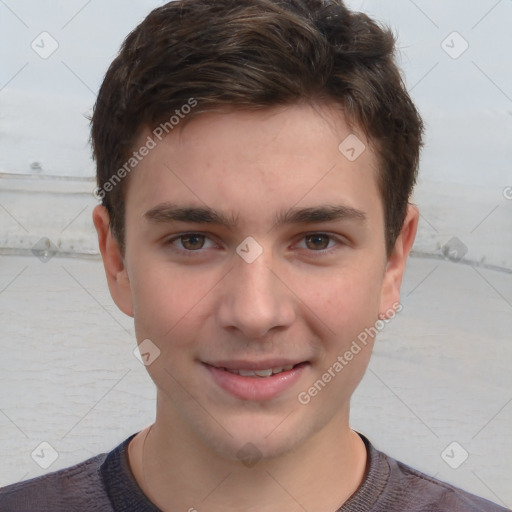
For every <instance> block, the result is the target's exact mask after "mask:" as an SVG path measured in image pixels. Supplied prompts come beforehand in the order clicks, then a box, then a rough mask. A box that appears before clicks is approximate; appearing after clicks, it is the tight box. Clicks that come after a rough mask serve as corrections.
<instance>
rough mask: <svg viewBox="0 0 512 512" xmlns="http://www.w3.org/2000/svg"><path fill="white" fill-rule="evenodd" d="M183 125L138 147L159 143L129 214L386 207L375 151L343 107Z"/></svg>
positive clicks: (135, 175)
mask: <svg viewBox="0 0 512 512" xmlns="http://www.w3.org/2000/svg"><path fill="white" fill-rule="evenodd" d="M176 128H177V129H176V130H173V131H172V132H171V133H170V134H169V135H167V136H165V137H164V138H163V139H162V140H161V141H160V140H158V138H156V137H155V135H154V132H151V130H149V129H146V130H144V131H143V132H142V133H141V134H140V135H139V137H138V140H137V142H136V144H135V148H139V147H141V146H143V145H144V144H145V142H146V141H148V140H149V139H148V137H149V138H150V139H154V140H155V145H154V147H153V148H152V149H151V150H150V151H149V152H147V155H146V156H145V157H144V158H143V159H141V161H140V162H139V163H138V165H137V167H136V168H135V169H134V170H133V171H132V173H131V176H130V184H129V186H128V191H127V194H126V200H127V211H128V210H130V208H135V209H136V210H137V214H138V215H139V216H140V215H142V214H143V212H145V211H147V210H148V209H151V208H153V207H154V206H156V205H157V204H159V203H163V202H172V203H179V202H181V203H182V204H184V203H187V205H190V204H191V203H193V204H196V205H198V206H199V205H202V206H208V207H211V208H215V209H216V210H223V211H225V212H226V213H228V212H230V213H231V214H236V215H237V216H238V214H239V213H240V212H245V213H247V215H253V214H254V215H257V216H258V217H260V218H261V217H262V216H264V215H265V214H267V213H268V214H269V216H270V215H273V216H274V217H275V213H276V212H278V211H282V210H283V206H288V207H291V206H294V205H300V206H303V207H308V206H317V205H318V204H319V203H326V202H327V203H330V204H339V203H340V202H341V203H342V204H344V205H345V206H347V207H352V208H357V209H359V210H362V209H363V207H365V208H368V206H369V205H370V204H372V203H373V204H374V203H375V202H376V201H377V203H378V204H380V194H379V192H378V188H377V180H376V177H377V172H378V170H377V157H376V155H375V152H374V150H373V148H372V145H371V144H370V141H368V140H367V139H366V138H365V136H364V135H363V133H362V131H361V130H359V129H358V128H357V127H355V126H353V125H351V124H349V123H348V122H347V120H346V119H345V118H344V115H343V113H342V111H341V110H340V109H339V108H333V107H330V106H327V105H322V106H319V105H317V106H312V105H292V106H286V107H279V108H274V109H268V110H262V111H244V110H237V111H232V112H228V113H205V114H200V115H199V116H197V117H195V118H193V119H191V120H189V121H188V122H187V123H185V124H184V125H183V127H181V128H180V127H179V126H177V127H176ZM151 145H152V146H153V144H151Z"/></svg>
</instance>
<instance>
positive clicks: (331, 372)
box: [97, 105, 414, 458]
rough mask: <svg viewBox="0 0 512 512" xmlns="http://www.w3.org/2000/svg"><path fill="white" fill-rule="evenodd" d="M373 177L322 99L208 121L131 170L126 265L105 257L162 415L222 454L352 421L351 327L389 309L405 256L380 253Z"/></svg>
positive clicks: (380, 220)
mask: <svg viewBox="0 0 512 512" xmlns="http://www.w3.org/2000/svg"><path fill="white" fill-rule="evenodd" d="M148 135H150V131H149V130H148V131H147V132H145V133H142V134H141V135H140V140H139V141H138V142H140V144H138V143H137V144H136V147H139V145H142V144H143V143H144V141H146V140H147V137H148ZM349 135H352V136H354V135H356V136H357V137H358V138H359V140H360V141H361V142H362V143H364V144H365V149H364V151H363V152H362V153H361V154H360V155H359V157H358V158H356V159H355V160H354V159H353V158H350V159H349V158H347V156H346V155H348V156H351V157H352V156H353V155H352V152H350V149H349V151H348V153H347V152H345V154H344V153H342V152H341V151H340V150H339V148H338V147H339V145H340V143H342V141H344V140H345V139H346V138H347V137H348V136H349ZM350 140H351V139H349V141H350ZM343 147H344V146H343ZM359 148H362V146H358V148H357V149H359ZM376 176H377V159H376V156H375V153H374V151H373V150H372V149H371V144H370V143H369V142H368V141H367V140H366V139H365V138H364V136H363V135H362V134H361V133H360V132H359V131H358V130H356V129H354V127H352V128H351V127H349V126H348V124H347V123H346V122H345V120H344V118H343V115H342V114H341V113H340V112H339V111H335V110H334V109H332V108H329V107H328V106H319V107H315V108H312V107H311V106H300V105H296V106H290V107H286V108H280V109H272V110H267V111H261V112H241V111H237V112H234V113H228V114H203V115H202V116H199V117H197V118H196V119H194V120H191V121H190V122H189V124H187V125H186V127H185V128H184V129H183V130H181V131H175V132H171V133H170V135H168V136H167V137H166V138H165V139H163V141H162V142H159V143H158V144H157V146H156V147H155V148H153V149H152V150H151V151H150V152H149V154H148V155H147V156H146V157H145V158H144V159H143V160H142V161H141V162H140V163H139V164H138V166H137V167H136V169H135V170H134V171H132V174H131V176H130V182H129V184H128V188H127V195H126V219H125V222H126V239H125V241H126V251H125V255H124V260H123V261H122V264H120V265H119V266H118V268H117V271H110V272H109V269H108V265H109V263H108V258H107V260H106V263H105V265H106V267H107V275H109V273H110V277H109V285H110V288H111V291H112V295H113V297H114V299H115V300H116V302H117V304H118V305H119V307H120V308H121V309H122V310H123V311H125V313H127V314H129V315H133V317H134V321H135V330H136V335H137V339H138V342H139V343H141V342H143V340H150V341H149V342H148V341H146V342H145V343H146V345H145V347H146V348H147V349H148V353H149V354H150V355H149V356H146V357H149V358H151V359H153V358H154V357H155V356H158V357H156V358H155V359H154V360H153V362H151V364H149V365H148V366H147V369H148V371H149V373H150V375H151V377H152V379H153V381H154V382H155V384H156V386H157V390H158V410H157V423H158V422H160V423H166V424H168V425H169V426H172V429H173V430H174V431H176V430H179V431H180V432H181V433H182V435H183V436H185V437H186V438H189V439H190V440H191V442H195V443H196V444H197V445H198V446H205V447H208V449H212V450H214V451H215V452H217V453H219V454H222V455H224V456H226V457H228V458H236V457H237V453H238V452H239V450H240V449H241V448H242V447H243V446H244V445H246V443H249V442H250V443H252V444H254V445H255V446H256V447H257V448H258V450H259V451H260V452H261V454H262V455H263V456H265V457H273V456H276V455H280V454H284V453H286V452H288V451H290V450H292V449H296V448H297V447H298V446H300V445H304V444H307V443H308V442H309V441H311V440H312V439H314V438H315V436H316V434H318V433H319V432H321V431H325V432H328V431H329V429H331V430H333V429H334V428H340V427H341V426H343V425H345V426H347V425H348V405H349V399H350V396H351V394H352V392H353V391H354V389H355V387H356V386H357V384H358V383H359V381H360V379H361V378H362V376H363V373H364V371H365V369H366V367H367V364H368V360H369V357H370V352H371V348H372V344H373V339H372V337H371V336H368V335H366V339H365V342H363V341H362V339H364V338H365V336H364V335H363V336H362V335H361V333H364V332H365V329H368V328H370V327H373V326H375V323H376V321H377V320H378V316H379V313H383V312H386V311H388V312H389V311H390V310H392V308H393V304H395V306H396V303H397V301H398V297H399V296H398V289H399V286H400V280H401V276H402V272H403V264H404V261H405V257H406V254H405V256H404V250H403V249H398V252H397V251H395V253H394V255H392V256H391V257H390V258H388V257H387V256H386V250H385V238H384V215H383V205H382V201H381V197H380V194H379V191H378V188H377V181H376ZM98 208H101V207H98ZM97 227H98V225H97ZM409 238H410V237H409ZM412 238H414V234H413V235H412ZM400 240H401V239H399V242H398V245H400ZM109 243H110V246H111V250H112V251H115V242H114V241H113V240H110V242H109ZM411 243H412V242H411ZM112 248H113V249H112ZM102 252H104V251H103V250H102ZM406 252H407V250H405V253H406ZM114 259H115V258H114ZM104 260H105V253H104ZM366 333H368V330H367V331H366ZM358 336H359V338H358ZM349 353H350V354H351V356H350V354H349Z"/></svg>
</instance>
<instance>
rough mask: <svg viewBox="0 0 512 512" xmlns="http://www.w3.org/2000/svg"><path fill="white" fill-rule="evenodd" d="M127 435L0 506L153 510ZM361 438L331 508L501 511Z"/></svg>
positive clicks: (48, 511)
mask: <svg viewBox="0 0 512 512" xmlns="http://www.w3.org/2000/svg"><path fill="white" fill-rule="evenodd" d="M360 435H361V434H360ZM132 437H133V436H131V437H129V438H128V439H126V440H125V441H124V442H123V443H121V444H120V445H119V446H118V447H117V448H115V449H114V450H112V451H111V452H110V453H108V454H101V455H97V456H96V457H93V458H91V459H88V460H86V461H85V462H82V463H80V464H77V465H76V466H72V467H70V468H67V469H62V470H60V471H56V472H54V473H49V474H47V475H44V476H41V477H38V478H34V479H32V480H27V481H25V482H20V483H17V484H13V485H10V486H7V487H4V488H3V489H0V511H1V512H159V510H160V509H158V508H157V507H156V506H155V505H153V504H152V503H151V502H150V501H149V499H148V498H147V497H146V496H145V495H144V493H143V492H142V490H141V489H140V487H139V486H138V484H137V482H136V481H135V478H134V476H133V474H132V472H131V470H130V467H129V464H128V457H127V448H128V443H129V442H130V440H131V439H132ZM361 438H362V439H363V441H364V443H365V445H366V449H367V452H368V463H367V467H366V474H365V477H364V480H363V483H362V484H361V486H360V487H359V489H358V490H357V491H356V492H355V493H354V494H353V495H352V497H351V498H350V499H349V500H348V501H347V502H346V503H345V504H344V505H343V506H342V507H341V508H340V509H338V511H336V512H420V511H421V512H445V511H451V512H505V511H506V510H507V509H505V508H502V507H500V506H498V505H495V504H494V503H491V502H490V501H487V500H484V499H482V498H478V497H477V496H474V495H472V494H469V493H467V492H465V491H463V490H461V489H457V488H456V487H453V486H451V485H448V484H445V483H443V482H440V481H439V480H435V479H434V478H431V477H429V476H427V475H424V474H423V473H421V472H419V471H416V470H415V469H412V468H410V467H409V466H406V465H405V464H402V463H401V462H398V461H396V460H395V459H392V458H391V457H388V456H387V455H386V454H384V453H382V452H380V451H378V450H376V449H375V448H374V447H373V446H372V444H371V443H370V442H369V441H368V440H367V439H366V438H365V437H364V436H362V435H361ZM333 512H334V511H333Z"/></svg>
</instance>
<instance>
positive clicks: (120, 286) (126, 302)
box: [92, 205, 133, 317]
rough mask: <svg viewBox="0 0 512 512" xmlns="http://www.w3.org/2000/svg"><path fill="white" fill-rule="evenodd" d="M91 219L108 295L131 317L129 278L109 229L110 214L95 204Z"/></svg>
mask: <svg viewBox="0 0 512 512" xmlns="http://www.w3.org/2000/svg"><path fill="white" fill-rule="evenodd" d="M92 220H93V222H94V227H95V228H96V232H97V233H98V243H99V246H100V252H101V257H102V258H103V266H104V267H105V274H106V276H107V283H108V288H109V290H110V295H111V296H112V299H114V302H115V303H116V305H117V307H118V308H119V309H120V310H121V311H122V312H123V313H125V314H127V315H128V316H132V317H133V303H132V293H131V288H130V280H129V278H128V273H127V271H126V267H125V264H124V258H123V255H122V254H121V249H120V247H119V244H118V242H117V240H116V239H115V237H114V235H113V234H112V230H111V229H110V216H109V214H108V212H107V209H106V208H105V207H104V206H101V205H98V206H96V207H95V208H94V210H93V213H92Z"/></svg>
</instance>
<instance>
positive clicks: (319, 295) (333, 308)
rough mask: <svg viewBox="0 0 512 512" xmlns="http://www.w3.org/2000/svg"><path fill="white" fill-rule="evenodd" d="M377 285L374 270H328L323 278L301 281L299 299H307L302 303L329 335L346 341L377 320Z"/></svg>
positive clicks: (377, 280)
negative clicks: (328, 331)
mask: <svg viewBox="0 0 512 512" xmlns="http://www.w3.org/2000/svg"><path fill="white" fill-rule="evenodd" d="M381 286H382V275H381V273H380V272H379V271H378V270H373V269H372V268H369V267H365V268H357V267H351V268H345V269H339V270H332V269H330V270H329V272H327V273H326V274H325V275H324V276H317V279H308V280H307V282H304V283H303V286H302V291H301V296H302V297H307V300H305V301H304V302H305V304H306V305H307V306H308V307H309V308H310V309H311V311H313V312H314V313H315V314H316V315H317V316H318V319H319V320H321V321H322V322H323V323H325V325H326V326H327V327H329V330H330V331H331V332H330V334H331V335H332V336H333V337H335V338H336V339H337V340H340V339H342V340H344V341H345V342H346V341H349V340H350V339H352V338H353V337H354V336H357V335H358V334H359V333H360V332H361V331H362V330H364V328H365V327H368V326H369V325H371V324H373V323H374V322H375V320H376V319H377V316H378V312H379V304H380V288H381ZM312 290H313V291H312ZM338 343H339V341H338Z"/></svg>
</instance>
